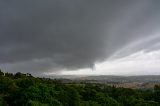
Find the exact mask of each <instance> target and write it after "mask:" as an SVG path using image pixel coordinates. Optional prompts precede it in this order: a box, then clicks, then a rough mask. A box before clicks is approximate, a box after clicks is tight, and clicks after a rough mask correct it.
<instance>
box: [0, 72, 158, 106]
mask: <svg viewBox="0 0 160 106" xmlns="http://www.w3.org/2000/svg"><path fill="white" fill-rule="evenodd" d="M0 106H160V86H159V85H155V87H154V89H153V90H133V89H127V88H116V87H114V86H112V87H111V86H107V85H102V84H63V83H61V82H60V81H58V80H51V79H47V78H35V77H33V76H32V75H31V74H28V73H27V74H22V73H20V72H18V73H16V74H12V73H3V72H1V71H0Z"/></svg>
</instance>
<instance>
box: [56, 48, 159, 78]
mask: <svg viewBox="0 0 160 106" xmlns="http://www.w3.org/2000/svg"><path fill="white" fill-rule="evenodd" d="M159 64H160V50H157V51H152V52H145V51H139V52H136V53H134V54H131V55H129V56H127V57H123V58H120V59H114V60H109V61H105V62H103V63H97V64H96V65H95V68H96V69H95V70H92V69H89V68H88V69H80V70H74V71H62V72H61V73H59V75H157V74H160V71H159V70H160V65H159Z"/></svg>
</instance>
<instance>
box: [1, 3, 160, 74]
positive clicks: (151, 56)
mask: <svg viewBox="0 0 160 106" xmlns="http://www.w3.org/2000/svg"><path fill="white" fill-rule="evenodd" d="M0 68H1V70H2V71H4V72H12V73H16V72H23V73H31V74H33V75H37V76H38V75H44V76H45V75H55V74H56V75H160V1H159V0H92V1H90V0H14V1H13V0H1V1H0Z"/></svg>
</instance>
